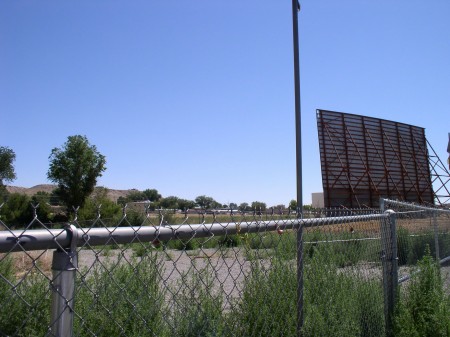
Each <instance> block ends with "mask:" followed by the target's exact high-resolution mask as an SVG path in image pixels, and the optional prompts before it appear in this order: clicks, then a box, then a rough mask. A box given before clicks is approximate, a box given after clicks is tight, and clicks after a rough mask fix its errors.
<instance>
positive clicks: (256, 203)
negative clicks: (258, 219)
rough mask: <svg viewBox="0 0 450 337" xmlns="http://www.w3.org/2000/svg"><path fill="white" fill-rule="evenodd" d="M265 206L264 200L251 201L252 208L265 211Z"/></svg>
mask: <svg viewBox="0 0 450 337" xmlns="http://www.w3.org/2000/svg"><path fill="white" fill-rule="evenodd" d="M266 208H267V205H266V203H265V202H261V201H253V202H252V209H255V210H257V211H265V210H266Z"/></svg>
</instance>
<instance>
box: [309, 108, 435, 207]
mask: <svg viewBox="0 0 450 337" xmlns="http://www.w3.org/2000/svg"><path fill="white" fill-rule="evenodd" d="M317 126H318V133H319V145H320V160H321V167H322V184H323V190H324V201H325V207H341V206H345V207H349V208H353V207H378V206H379V198H380V197H385V198H389V199H397V200H403V201H409V202H418V203H421V204H425V203H429V204H433V203H434V193H433V188H432V183H431V176H430V168H429V164H428V150H427V143H426V138H425V130H424V129H423V128H420V127H417V126H412V125H407V124H403V123H398V122H393V121H388V120H383V119H378V118H372V117H366V116H360V115H354V114H346V113H341V112H335V111H327V110H317Z"/></svg>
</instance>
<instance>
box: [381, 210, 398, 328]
mask: <svg viewBox="0 0 450 337" xmlns="http://www.w3.org/2000/svg"><path fill="white" fill-rule="evenodd" d="M384 214H386V215H387V216H386V218H384V219H383V220H382V221H381V245H382V248H383V252H382V256H381V258H382V263H383V288H384V315H385V322H386V336H393V331H392V318H393V314H394V310H395V303H396V299H397V287H398V257H397V228H396V227H397V223H396V215H395V212H394V211H392V210H387V211H385V212H384Z"/></svg>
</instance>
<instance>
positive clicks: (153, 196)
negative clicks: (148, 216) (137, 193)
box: [142, 189, 161, 202]
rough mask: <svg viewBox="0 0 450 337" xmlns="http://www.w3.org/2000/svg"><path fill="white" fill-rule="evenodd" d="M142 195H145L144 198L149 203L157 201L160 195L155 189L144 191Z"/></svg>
mask: <svg viewBox="0 0 450 337" xmlns="http://www.w3.org/2000/svg"><path fill="white" fill-rule="evenodd" d="M142 193H143V194H144V195H145V198H146V199H147V200H150V201H151V202H155V201H159V199H161V194H159V193H158V191H157V190H155V189H146V190H144V191H143V192H142Z"/></svg>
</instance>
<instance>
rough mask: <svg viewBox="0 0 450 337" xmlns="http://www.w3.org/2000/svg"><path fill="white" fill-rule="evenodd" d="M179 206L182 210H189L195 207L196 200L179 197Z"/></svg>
mask: <svg viewBox="0 0 450 337" xmlns="http://www.w3.org/2000/svg"><path fill="white" fill-rule="evenodd" d="M178 207H179V208H180V209H182V210H187V209H190V208H194V207H195V201H192V200H186V199H178Z"/></svg>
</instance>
